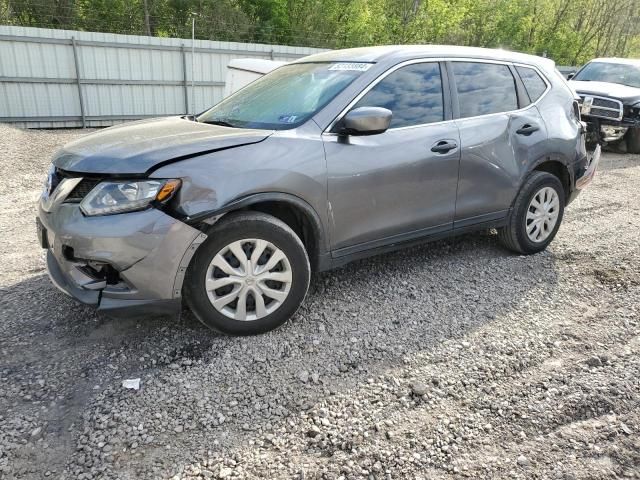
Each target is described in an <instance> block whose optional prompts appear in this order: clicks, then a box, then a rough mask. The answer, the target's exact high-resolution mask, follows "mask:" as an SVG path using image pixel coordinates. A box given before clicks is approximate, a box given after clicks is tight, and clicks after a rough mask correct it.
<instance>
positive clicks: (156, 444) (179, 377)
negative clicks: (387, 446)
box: [0, 234, 558, 476]
mask: <svg viewBox="0 0 640 480" xmlns="http://www.w3.org/2000/svg"><path fill="white" fill-rule="evenodd" d="M556 261H558V259H556V256H555V254H554V253H553V248H551V249H550V250H549V251H548V252H544V253H541V254H538V255H534V256H530V257H523V256H517V255H513V254H511V253H508V252H506V251H505V250H503V249H502V248H501V247H500V246H499V245H498V244H497V240H496V236H495V235H489V234H474V235H466V236H462V237H458V238H454V239H449V240H445V241H440V242H436V243H433V244H429V245H424V246H418V247H413V248H410V249H407V250H401V251H398V252H394V253H389V254H385V255H381V256H377V257H374V258H371V259H367V260H361V261H358V262H355V263H353V264H350V265H347V266H345V267H343V268H341V269H338V270H336V271H333V272H327V273H323V274H318V275H315V276H314V277H313V279H312V284H311V288H310V291H309V294H308V296H307V299H306V300H305V303H304V305H303V306H302V307H301V309H300V310H299V311H298V313H297V314H296V315H295V317H294V318H293V319H292V321H290V322H289V323H288V324H286V325H285V326H283V327H282V328H280V329H278V330H276V331H273V332H270V333H268V334H265V335H261V336H257V337H245V338H238V337H236V338H233V337H225V336H220V335H217V334H215V333H212V332H210V331H209V330H207V329H206V328H205V327H204V326H202V325H201V324H200V323H199V322H198V321H197V320H196V319H195V318H194V316H193V315H192V314H191V313H189V312H187V311H185V312H184V313H183V315H182V317H181V318H180V319H177V320H176V319H172V318H161V317H150V318H140V319H134V320H124V319H109V318H106V317H102V316H99V315H96V314H95V312H93V311H92V310H91V309H90V308H87V307H84V306H82V305H78V304H76V303H75V302H74V301H73V300H71V299H69V298H67V297H65V296H64V295H63V294H61V293H60V292H58V291H57V290H56V289H55V288H54V287H53V286H52V285H51V284H50V282H49V280H48V278H46V276H45V275H36V276H34V277H32V278H30V279H28V280H25V281H23V282H20V283H18V284H15V285H11V286H9V287H6V288H3V289H2V300H0V309H1V311H2V314H3V315H2V316H3V318H4V319H5V320H4V322H3V324H2V325H0V351H1V352H2V353H3V355H2V358H3V360H2V364H1V365H0V369H1V371H2V372H3V383H5V384H6V386H7V389H6V393H5V395H4V396H0V411H4V412H6V418H8V419H10V422H9V425H8V426H7V427H8V428H9V429H13V430H15V431H16V432H17V433H16V435H17V436H22V437H23V438H26V440H27V441H26V442H24V444H22V445H21V446H19V447H16V448H15V449H13V450H11V451H9V452H7V456H8V457H9V458H10V459H11V461H12V462H15V465H17V466H18V467H17V468H22V469H25V470H23V472H22V473H23V474H24V475H25V476H29V475H30V474H32V473H42V472H40V471H39V469H40V468H44V467H42V465H47V469H49V470H52V471H55V470H54V469H57V471H58V472H60V471H61V470H62V469H63V468H64V466H65V464H70V465H72V466H73V467H70V468H72V471H73V468H75V469H76V470H75V471H74V473H76V474H77V473H78V472H81V471H84V470H83V468H84V467H82V466H81V465H83V463H82V461H81V460H82V458H84V457H83V455H84V454H83V453H82V452H78V451H77V449H76V448H77V444H78V441H79V439H81V441H82V442H84V443H89V444H91V442H92V441H94V440H92V438H93V437H91V436H88V435H87V434H86V433H85V434H81V432H82V431H83V429H88V430H91V429H93V428H96V427H97V425H98V424H100V423H101V422H102V420H101V416H100V415H97V414H95V412H98V411H99V412H105V414H106V415H108V413H107V412H109V411H111V410H113V411H117V412H119V415H125V413H124V412H125V411H126V416H127V417H128V418H127V421H126V423H127V424H128V425H134V424H135V425H137V424H143V425H144V426H145V433H147V434H148V436H150V437H151V438H152V440H151V441H149V442H148V443H147V444H145V445H144V446H143V447H138V450H137V452H129V451H127V452H126V453H117V454H113V455H110V456H109V457H108V458H106V460H105V461H106V462H108V464H109V468H113V469H114V470H116V471H120V470H121V471H127V472H128V473H132V474H133V473H134V472H137V474H139V475H141V476H144V472H146V471H147V470H146V468H147V467H146V466H145V465H148V464H150V462H156V461H157V462H160V463H162V464H163V465H166V466H167V468H169V466H174V467H175V466H181V465H186V464H189V463H190V462H191V461H192V460H193V458H195V457H197V456H198V455H200V454H202V451H203V441H204V442H205V443H206V444H207V448H213V447H212V445H213V444H214V443H213V442H214V440H220V444H219V445H218V447H215V448H223V447H224V448H226V449H231V450H232V449H234V448H240V446H242V445H246V442H248V441H249V440H251V439H254V438H255V437H256V436H257V435H260V434H264V433H266V432H271V431H276V430H277V429H278V428H280V427H283V426H284V425H285V423H286V421H287V418H289V417H290V416H291V415H297V414H298V413H299V412H300V411H304V410H307V409H309V408H312V407H313V406H315V405H317V404H319V403H320V402H322V400H323V399H325V398H326V397H327V396H328V395H331V394H332V393H334V392H339V391H345V390H351V391H353V392H357V390H358V389H360V388H363V382H364V380H365V379H366V378H368V377H375V376H378V375H385V372H387V371H388V370H389V369H390V368H392V367H393V366H394V365H398V364H401V363H402V362H406V361H407V359H409V360H410V359H411V358H414V357H416V356H418V355H420V354H421V353H423V352H426V351H429V350H430V349H433V348H434V346H435V345H437V344H438V343H439V342H442V341H445V340H448V339H462V338H464V336H465V335H467V334H468V333H469V332H471V331H473V330H474V329H476V328H478V327H481V326H483V325H485V324H487V323H489V322H491V321H493V320H494V319H496V318H499V317H501V316H504V315H508V314H509V313H510V311H511V310H512V309H513V308H514V307H515V306H516V305H518V304H519V303H520V302H522V301H523V300H524V299H525V298H526V296H527V295H528V294H530V293H531V292H532V291H535V294H536V295H549V294H550V292H552V291H553V290H554V288H555V285H556V283H557V274H556V266H555V263H556ZM316 375H317V377H316ZM138 377H139V378H142V388H141V390H140V391H138V392H132V391H128V390H125V389H123V388H122V386H121V385H120V384H121V380H122V379H124V378H138ZM167 385H172V386H176V385H177V387H175V388H173V387H172V389H171V391H172V392H173V393H172V394H167V390H166V389H167V388H168V387H167ZM185 385H186V386H185ZM212 408H213V409H212ZM159 412H161V414H162V420H161V421H160V420H158V419H157V418H156V414H158V413H159ZM219 415H222V416H223V417H224V418H225V421H224V422H222V421H220V420H219ZM205 418H206V419H207V420H206V421H205V420H203V419H205ZM12 419H16V420H15V422H13V420H12ZM18 419H19V420H18ZM247 424H248V425H247ZM38 426H44V427H43V429H44V433H42V434H39V435H38V438H36V439H34V438H30V437H29V432H30V431H31V429H35V428H37V427H38ZM178 427H179V428H178ZM196 432H197V434H196ZM110 441H113V442H114V451H118V452H122V451H123V448H124V449H125V450H126V449H127V448H128V447H129V445H130V442H129V441H127V440H125V439H124V438H119V437H118V438H115V437H114V438H113V439H112V440H110ZM43 442H45V443H46V445H47V446H48V447H49V448H48V449H47V448H42V447H43V446H44V445H43ZM119 442H121V444H120V443H119ZM167 445H171V449H170V450H169V449H167V448H166V446H167ZM205 450H206V449H205ZM79 465H80V466H79ZM174 467H172V468H174ZM87 468H88V467H87ZM29 469H32V470H33V471H29ZM172 472H173V470H172V471H171V472H170V471H166V472H163V474H162V476H165V475H166V476H168V475H169V474H170V473H171V474H172ZM173 473H175V472H173ZM156 474H157V472H156ZM147 475H149V473H148V472H147ZM16 476H20V475H16Z"/></svg>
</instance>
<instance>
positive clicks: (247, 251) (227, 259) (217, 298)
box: [205, 238, 292, 321]
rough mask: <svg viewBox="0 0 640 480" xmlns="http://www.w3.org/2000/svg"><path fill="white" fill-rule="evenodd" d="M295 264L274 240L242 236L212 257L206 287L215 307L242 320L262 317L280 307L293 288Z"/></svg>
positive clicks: (235, 318) (224, 313) (226, 314)
mask: <svg viewBox="0 0 640 480" xmlns="http://www.w3.org/2000/svg"><path fill="white" fill-rule="evenodd" d="M291 282H292V271H291V264H290V263H289V259H288V258H287V256H286V255H285V253H284V252H283V251H282V250H280V249H279V248H278V247H276V246H275V245H274V244H272V243H270V242H268V241H266V240H261V239H257V238H248V239H243V240H238V241H235V242H233V243H230V244H229V245H227V246H225V247H224V248H222V249H221V250H220V251H219V252H218V253H217V254H216V255H215V256H214V257H213V259H212V260H211V263H210V264H209V267H208V269H207V272H206V277H205V289H206V291H207V296H208V297H209V301H210V302H211V304H212V305H213V307H214V308H215V309H216V310H217V311H219V312H220V313H222V314H223V315H225V316H227V317H229V318H232V319H234V320H239V321H251V320H258V319H260V318H263V317H266V316H267V315H269V314H271V313H273V312H274V311H275V310H277V309H278V308H279V307H280V306H281V305H282V304H283V303H284V301H285V300H286V298H287V297H288V295H289V291H290V289H291Z"/></svg>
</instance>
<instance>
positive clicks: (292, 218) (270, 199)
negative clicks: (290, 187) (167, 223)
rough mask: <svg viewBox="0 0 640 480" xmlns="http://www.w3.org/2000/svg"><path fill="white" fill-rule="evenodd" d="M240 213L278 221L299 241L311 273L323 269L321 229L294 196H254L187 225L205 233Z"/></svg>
mask: <svg viewBox="0 0 640 480" xmlns="http://www.w3.org/2000/svg"><path fill="white" fill-rule="evenodd" d="M241 211H258V212H262V213H267V214H269V215H272V216H274V217H276V218H278V219H280V220H282V221H283V222H284V223H286V224H287V225H288V226H289V227H290V228H291V229H292V230H293V231H294V232H295V233H296V235H298V236H299V237H300V240H302V243H303V244H304V246H305V249H306V250H307V255H308V256H309V262H310V263H311V268H312V270H314V271H317V270H321V269H323V265H322V258H323V257H324V256H325V255H326V252H327V251H328V248H327V245H328V242H327V238H326V235H325V229H324V228H323V226H322V221H321V219H320V216H319V215H318V212H316V210H315V209H314V208H313V207H312V206H311V205H310V204H309V203H308V202H307V201H305V200H303V199H302V198H300V197H298V196H296V195H292V194H289V193H283V192H264V193H254V194H251V195H247V196H245V197H242V198H238V199H236V200H233V201H231V202H229V203H228V204H227V205H225V206H224V207H222V208H219V209H216V210H212V211H208V212H203V213H201V214H198V215H194V216H192V217H190V218H189V219H188V223H190V224H192V225H193V226H196V227H197V228H199V229H200V230H202V231H206V230H207V229H209V228H211V226H212V225H215V223H216V222H218V221H220V219H222V218H224V217H225V216H226V215H229V214H231V213H234V212H241Z"/></svg>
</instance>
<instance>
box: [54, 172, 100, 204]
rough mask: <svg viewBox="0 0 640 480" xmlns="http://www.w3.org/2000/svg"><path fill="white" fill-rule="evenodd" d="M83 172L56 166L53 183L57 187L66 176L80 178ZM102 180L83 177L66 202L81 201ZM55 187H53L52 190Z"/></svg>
mask: <svg viewBox="0 0 640 480" xmlns="http://www.w3.org/2000/svg"><path fill="white" fill-rule="evenodd" d="M81 176H82V174H81V173H71V172H67V171H65V170H62V169H60V168H56V169H55V171H54V174H53V179H52V184H53V185H54V186H55V187H57V186H58V184H59V183H60V182H61V181H62V180H64V179H65V178H78V177H81ZM101 181H102V179H101V178H83V179H82V180H81V181H80V183H78V185H76V187H75V188H74V189H73V190H71V193H70V194H69V195H67V198H65V200H64V201H65V202H81V201H82V199H83V198H84V197H86V196H87V194H88V193H89V192H90V191H91V190H93V188H94V187H95V186H96V185H98V184H99V183H100V182H101ZM53 190H55V188H53V189H52V191H53Z"/></svg>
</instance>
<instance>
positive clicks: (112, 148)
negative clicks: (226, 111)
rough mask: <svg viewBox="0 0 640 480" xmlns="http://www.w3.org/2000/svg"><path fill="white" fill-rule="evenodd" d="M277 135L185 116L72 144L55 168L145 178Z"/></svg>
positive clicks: (140, 124)
mask: <svg viewBox="0 0 640 480" xmlns="http://www.w3.org/2000/svg"><path fill="white" fill-rule="evenodd" d="M272 133H273V132H272V131H270V130H251V129H241V128H229V127H221V126H216V125H207V124H205V123H198V122H193V121H190V120H187V119H184V118H181V117H169V118H158V119H152V120H141V121H138V122H131V123H127V124H125V125H120V126H116V127H111V128H107V129H104V130H101V131H99V132H96V133H93V134H90V135H87V136H85V137H82V138H80V139H78V140H75V141H73V142H71V143H68V144H66V145H65V146H64V147H63V148H62V149H61V150H60V151H58V152H57V153H56V155H55V156H54V159H53V163H54V165H55V166H56V167H59V168H61V169H63V170H67V171H71V172H80V173H94V174H109V175H127V174H144V173H146V172H148V171H149V170H153V169H154V168H155V167H158V166H159V165H160V164H163V163H166V162H168V161H171V160H176V159H181V158H188V157H191V156H195V155H198V154H202V153H208V152H213V151H216V150H222V149H227V148H231V147H239V146H241V145H248V144H251V143H257V142H261V141H262V140H264V139H265V138H267V137H268V136H269V135H271V134H272Z"/></svg>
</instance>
